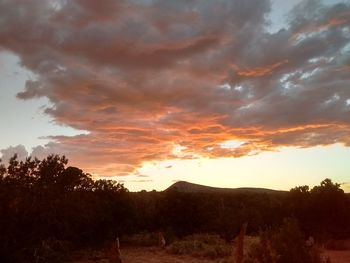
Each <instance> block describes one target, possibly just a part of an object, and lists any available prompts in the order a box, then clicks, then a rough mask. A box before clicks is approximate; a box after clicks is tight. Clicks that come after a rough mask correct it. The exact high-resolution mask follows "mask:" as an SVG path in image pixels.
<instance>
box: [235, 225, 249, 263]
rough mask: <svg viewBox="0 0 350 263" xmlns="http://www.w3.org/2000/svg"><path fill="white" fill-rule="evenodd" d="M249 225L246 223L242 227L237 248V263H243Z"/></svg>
mask: <svg viewBox="0 0 350 263" xmlns="http://www.w3.org/2000/svg"><path fill="white" fill-rule="evenodd" d="M247 225H248V224H247V223H244V224H243V225H242V227H241V231H240V232H239V235H238V239H237V248H236V263H242V262H243V248H244V247H243V245H244V236H245V232H246V230H247Z"/></svg>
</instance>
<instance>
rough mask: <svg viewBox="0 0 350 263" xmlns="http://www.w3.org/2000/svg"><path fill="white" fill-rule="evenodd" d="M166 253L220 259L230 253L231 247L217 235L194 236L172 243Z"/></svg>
mask: <svg viewBox="0 0 350 263" xmlns="http://www.w3.org/2000/svg"><path fill="white" fill-rule="evenodd" d="M167 251H168V252H169V253H172V254H176V255H191V256H194V257H205V258H211V259H214V258H220V257H227V256H229V255H231V253H232V247H231V246H230V245H229V244H227V243H226V242H225V240H223V239H221V238H220V237H219V236H217V235H209V234H196V235H191V236H187V237H185V238H184V239H183V240H178V241H175V242H174V243H172V244H171V245H170V246H169V247H168V248H167Z"/></svg>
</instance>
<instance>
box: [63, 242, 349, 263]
mask: <svg viewBox="0 0 350 263" xmlns="http://www.w3.org/2000/svg"><path fill="white" fill-rule="evenodd" d="M121 253H122V260H123V263H144V262H147V263H233V262H234V260H233V257H232V256H226V257H221V258H215V259H209V258H203V257H194V256H190V255H173V254H170V253H169V251H167V250H163V249H160V248H158V247H133V246H129V247H125V248H122V249H121ZM325 255H326V256H328V257H329V258H330V259H331V262H332V263H349V262H350V249H347V250H326V251H325ZM69 262H70V263H109V260H108V250H91V251H86V250H84V251H76V252H74V253H73V254H72V257H71V260H70V261H69Z"/></svg>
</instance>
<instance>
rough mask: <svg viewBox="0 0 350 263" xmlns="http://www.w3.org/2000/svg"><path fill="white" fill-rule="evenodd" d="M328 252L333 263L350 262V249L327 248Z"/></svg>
mask: <svg viewBox="0 0 350 263" xmlns="http://www.w3.org/2000/svg"><path fill="white" fill-rule="evenodd" d="M326 254H327V255H328V256H329V258H330V259H331V261H332V263H349V262H350V250H327V251H326Z"/></svg>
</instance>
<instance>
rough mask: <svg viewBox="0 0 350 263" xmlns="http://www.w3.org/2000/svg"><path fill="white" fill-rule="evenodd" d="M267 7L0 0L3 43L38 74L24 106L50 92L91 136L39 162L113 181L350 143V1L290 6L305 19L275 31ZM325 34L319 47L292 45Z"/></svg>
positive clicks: (65, 115)
mask: <svg viewBox="0 0 350 263" xmlns="http://www.w3.org/2000/svg"><path fill="white" fill-rule="evenodd" d="M269 3H270V1H268V0H261V1H253V0H246V1H244V4H242V1H238V0H237V1H236V0H234V1H232V0H227V1H219V2H218V1H172V0H169V1H168V0H164V1H103V2H101V3H99V5H98V7H97V6H96V3H95V1H92V0H88V1H81V0H75V1H64V2H62V4H61V6H58V7H56V8H53V7H52V5H50V4H49V1H40V0H28V1H5V2H4V1H3V2H1V3H0V16H1V18H2V19H1V21H0V47H1V48H4V49H7V50H10V51H11V52H13V53H15V54H17V55H18V56H19V57H20V60H21V64H22V65H23V66H24V67H26V68H28V69H29V70H31V71H32V72H33V73H34V74H35V76H36V78H35V79H33V80H30V81H27V83H26V86H25V87H24V88H23V91H21V92H20V93H19V94H18V95H17V96H18V98H20V99H24V100H27V99H35V98H38V97H46V98H47V99H48V100H49V101H50V105H48V106H46V109H45V113H46V114H48V115H50V116H51V117H52V118H53V119H54V121H55V122H56V123H58V124H61V125H67V126H70V127H74V128H77V129H80V130H85V131H87V134H83V135H79V136H73V137H69V136H52V137H49V139H50V143H48V144H47V145H46V146H45V147H43V146H38V147H36V148H35V149H34V150H33V152H32V155H35V156H39V157H40V156H45V155H47V154H49V153H60V154H66V155H67V157H68V158H69V159H70V160H71V163H73V164H74V165H78V166H80V167H82V168H84V169H85V170H86V171H88V172H90V173H94V174H96V175H99V176H113V175H127V174H131V173H136V171H137V169H138V168H139V167H141V166H142V165H143V164H144V163H146V162H154V161H160V160H167V159H173V158H178V159H189V158H198V157H206V158H218V157H240V156H244V155H251V154H257V153H259V152H261V151H272V150H276V149H278V148H279V147H282V146H299V147H312V146H315V145H320V144H332V143H343V144H344V145H350V141H349V136H348V134H349V127H350V107H349V105H348V100H349V99H350V91H349V89H348V87H349V82H350V77H349V74H344V72H343V71H341V70H339V69H347V67H348V65H349V60H348V58H347V57H346V56H344V50H346V47H347V45H348V43H349V42H350V39H349V36H348V35H347V33H346V32H347V31H346V30H347V26H348V21H349V20H348V17H347V16H346V15H344V14H346V13H347V12H349V11H350V6H349V5H345V4H344V5H343V6H342V8H339V7H337V8H335V7H334V8H332V7H324V8H321V9H320V10H321V11H320V13H317V15H315V14H306V15H304V12H309V11H307V10H316V9H317V8H316V7H315V8H309V9H300V10H294V11H293V12H294V15H295V16H296V17H303V18H305V19H299V20H297V19H296V20H295V21H291V24H290V26H289V28H286V29H283V30H280V31H279V32H276V33H271V32H269V31H268V30H267V28H266V25H267V21H266V17H267V13H268V12H269V9H270V6H269ZM308 4H310V5H311V4H312V5H316V2H315V3H314V2H312V3H311V2H310V3H308ZM317 10H318V9H317ZM314 21H319V22H317V23H315V22H314ZM319 28H327V29H328V30H329V34H325V35H324V36H323V38H322V41H320V38H319V37H317V36H315V35H312V34H311V35H310V36H309V37H308V38H307V41H301V42H296V43H291V42H290V41H289V40H290V39H293V37H295V36H298V35H300V34H302V33H303V32H304V33H305V32H306V33H308V32H313V31H314V30H320V29H319ZM339 29H342V30H339ZM23 32H26V33H25V34H23ZM331 33H332V34H331ZM242 65H245V66H242Z"/></svg>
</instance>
